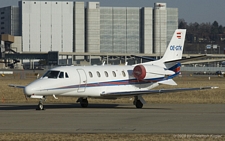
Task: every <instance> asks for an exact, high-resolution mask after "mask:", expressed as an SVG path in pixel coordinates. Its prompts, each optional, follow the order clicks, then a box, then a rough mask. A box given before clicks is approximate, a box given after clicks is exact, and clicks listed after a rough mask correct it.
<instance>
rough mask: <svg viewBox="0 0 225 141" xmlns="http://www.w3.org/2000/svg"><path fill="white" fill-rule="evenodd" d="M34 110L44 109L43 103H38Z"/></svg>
mask: <svg viewBox="0 0 225 141" xmlns="http://www.w3.org/2000/svg"><path fill="white" fill-rule="evenodd" d="M36 110H44V105H43V104H42V103H39V104H38V106H37V108H36Z"/></svg>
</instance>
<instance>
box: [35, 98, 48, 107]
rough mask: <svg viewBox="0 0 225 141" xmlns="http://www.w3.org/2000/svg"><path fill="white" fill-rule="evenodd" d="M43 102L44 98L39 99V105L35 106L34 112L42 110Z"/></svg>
mask: <svg viewBox="0 0 225 141" xmlns="http://www.w3.org/2000/svg"><path fill="white" fill-rule="evenodd" d="M45 100H46V98H45V97H43V98H41V99H40V101H39V103H38V105H37V108H36V110H44V104H43V103H44V101H45Z"/></svg>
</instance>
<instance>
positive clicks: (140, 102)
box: [133, 96, 145, 108]
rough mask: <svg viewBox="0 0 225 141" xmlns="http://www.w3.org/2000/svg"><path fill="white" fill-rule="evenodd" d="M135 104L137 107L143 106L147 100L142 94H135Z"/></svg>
mask: <svg viewBox="0 0 225 141" xmlns="http://www.w3.org/2000/svg"><path fill="white" fill-rule="evenodd" d="M133 104H134V105H135V106H136V108H142V107H143V104H145V101H144V99H143V98H142V97H141V96H135V97H134V101H133Z"/></svg>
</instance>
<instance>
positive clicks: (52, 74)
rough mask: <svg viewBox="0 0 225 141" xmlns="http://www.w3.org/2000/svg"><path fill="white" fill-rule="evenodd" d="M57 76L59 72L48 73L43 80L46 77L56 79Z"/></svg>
mask: <svg viewBox="0 0 225 141" xmlns="http://www.w3.org/2000/svg"><path fill="white" fill-rule="evenodd" d="M58 75H59V71H48V72H47V73H46V74H45V75H44V76H43V78H45V77H48V78H55V79H56V78H57V77H58Z"/></svg>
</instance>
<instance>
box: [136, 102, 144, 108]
mask: <svg viewBox="0 0 225 141" xmlns="http://www.w3.org/2000/svg"><path fill="white" fill-rule="evenodd" d="M135 106H136V108H142V107H143V103H142V102H141V101H140V100H137V101H136V103H135Z"/></svg>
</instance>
